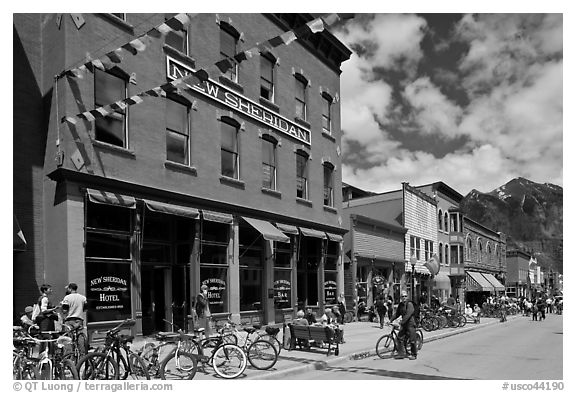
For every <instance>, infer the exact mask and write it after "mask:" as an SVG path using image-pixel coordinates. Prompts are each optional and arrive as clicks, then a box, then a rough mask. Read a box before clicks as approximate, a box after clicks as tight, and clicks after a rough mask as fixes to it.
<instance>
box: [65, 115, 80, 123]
mask: <svg viewBox="0 0 576 393" xmlns="http://www.w3.org/2000/svg"><path fill="white" fill-rule="evenodd" d="M64 122H68V123H70V124H78V122H77V121H76V119H75V118H74V117H72V116H64V117H63V118H62V123H64Z"/></svg>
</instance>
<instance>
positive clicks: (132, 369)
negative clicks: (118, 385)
mask: <svg viewBox="0 0 576 393" xmlns="http://www.w3.org/2000/svg"><path fill="white" fill-rule="evenodd" d="M124 379H142V380H144V379H150V373H148V367H147V366H146V362H145V361H144V359H142V358H141V357H140V356H138V355H136V354H135V353H130V354H129V355H128V374H127V375H126V377H125V378H124Z"/></svg>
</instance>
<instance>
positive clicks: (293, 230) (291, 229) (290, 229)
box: [276, 223, 298, 235]
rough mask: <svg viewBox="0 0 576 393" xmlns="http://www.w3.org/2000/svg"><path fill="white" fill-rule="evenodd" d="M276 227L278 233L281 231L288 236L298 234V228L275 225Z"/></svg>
mask: <svg viewBox="0 0 576 393" xmlns="http://www.w3.org/2000/svg"><path fill="white" fill-rule="evenodd" d="M276 227H277V228H278V229H279V230H280V231H282V232H284V233H288V234H290V235H297V234H298V227H295V226H292V225H288V224H280V223H276Z"/></svg>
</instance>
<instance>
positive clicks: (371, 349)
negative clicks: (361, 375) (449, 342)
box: [134, 315, 522, 380]
mask: <svg viewBox="0 0 576 393" xmlns="http://www.w3.org/2000/svg"><path fill="white" fill-rule="evenodd" d="M518 318H522V317H521V316H520V315H515V316H508V322H506V323H510V322H512V321H514V320H515V319H518ZM499 323H500V322H499V319H498V318H482V319H481V322H480V323H479V324H474V323H467V324H466V326H464V327H461V328H445V329H441V330H436V331H432V332H426V331H423V333H424V347H423V349H422V350H426V343H428V342H430V341H434V340H439V339H442V338H445V337H450V336H454V335H456V334H462V333H466V332H470V331H473V330H476V329H480V328H483V327H486V326H493V325H496V324H499ZM389 332H390V327H387V326H384V329H380V327H379V325H378V324H377V323H373V322H352V323H347V324H346V325H344V340H345V341H346V342H345V344H340V354H339V356H335V355H333V354H331V355H330V356H326V352H327V351H326V350H322V351H320V350H316V349H312V350H310V351H301V350H292V351H288V350H285V349H282V351H281V353H280V356H279V358H278V361H277V362H276V364H275V365H274V367H272V368H271V369H270V370H256V369H254V368H253V367H251V366H250V364H248V367H247V368H246V371H245V372H244V376H243V377H241V378H242V379H250V380H257V379H282V378H285V377H287V376H291V375H296V374H301V373H305V372H308V371H312V370H322V369H325V368H327V367H329V366H334V365H336V364H338V363H341V362H345V361H347V360H352V359H361V358H365V357H370V356H376V341H377V340H378V338H380V337H381V336H382V335H384V334H387V333H389ZM139 344H143V343H142V342H140V340H138V341H135V342H134V348H138V347H139V346H140V345H139ZM194 379H199V380H219V379H220V378H219V377H218V376H217V375H216V374H215V373H214V370H213V369H212V368H211V367H209V366H206V368H205V372H203V371H202V369H201V368H199V370H198V373H197V374H196V376H195V377H194Z"/></svg>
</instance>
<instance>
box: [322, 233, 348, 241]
mask: <svg viewBox="0 0 576 393" xmlns="http://www.w3.org/2000/svg"><path fill="white" fill-rule="evenodd" d="M326 236H328V239H329V240H332V241H333V242H341V241H342V240H344V238H343V237H342V236H340V235H336V234H334V233H330V232H326Z"/></svg>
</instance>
